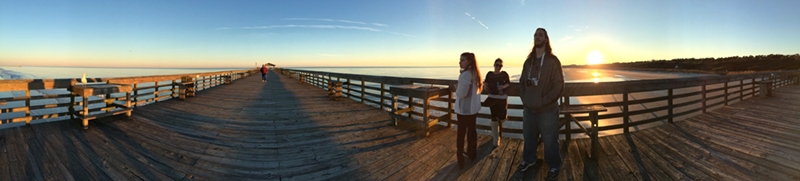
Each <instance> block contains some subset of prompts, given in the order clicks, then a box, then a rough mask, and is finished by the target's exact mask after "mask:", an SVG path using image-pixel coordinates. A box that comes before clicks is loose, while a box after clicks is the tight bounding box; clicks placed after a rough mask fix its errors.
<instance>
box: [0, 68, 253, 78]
mask: <svg viewBox="0 0 800 181" xmlns="http://www.w3.org/2000/svg"><path fill="white" fill-rule="evenodd" d="M243 69H246V68H95V67H29V66H22V67H8V66H0V80H4V79H5V80H8V79H62V78H80V77H81V75H82V74H83V73H86V77H92V78H109V77H130V76H147V75H170V74H185V73H201V72H217V71H226V70H243Z"/></svg>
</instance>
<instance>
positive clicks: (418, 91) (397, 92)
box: [389, 85, 450, 137]
mask: <svg viewBox="0 0 800 181" xmlns="http://www.w3.org/2000/svg"><path fill="white" fill-rule="evenodd" d="M389 91H390V92H391V93H392V111H391V112H389V116H391V118H392V122H393V124H394V125H395V126H398V127H401V128H406V129H410V130H415V131H417V132H416V134H417V135H418V136H421V137H425V136H428V135H430V128H431V127H432V126H434V125H436V124H437V123H439V121H445V122H449V120H450V116H449V115H443V116H439V117H436V116H431V115H430V111H431V106H430V103H431V99H434V98H439V96H444V95H449V94H450V90H449V89H447V88H439V87H421V86H415V85H399V86H392V87H391V88H390V89H389ZM397 96H406V97H408V102H409V103H408V108H405V109H398V108H397V102H398V101H397ZM414 98H421V99H423V101H422V120H416V119H414V118H413V116H412V114H411V112H412V111H414V106H413V104H414ZM405 113H408V116H403V114H405ZM398 120H400V121H398Z"/></svg>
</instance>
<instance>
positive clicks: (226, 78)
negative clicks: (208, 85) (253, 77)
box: [222, 74, 233, 84]
mask: <svg viewBox="0 0 800 181" xmlns="http://www.w3.org/2000/svg"><path fill="white" fill-rule="evenodd" d="M232 78H233V77H231V74H228V75H222V82H223V83H224V84H231V82H232V80H233V79H232Z"/></svg>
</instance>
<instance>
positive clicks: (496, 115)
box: [483, 58, 511, 147]
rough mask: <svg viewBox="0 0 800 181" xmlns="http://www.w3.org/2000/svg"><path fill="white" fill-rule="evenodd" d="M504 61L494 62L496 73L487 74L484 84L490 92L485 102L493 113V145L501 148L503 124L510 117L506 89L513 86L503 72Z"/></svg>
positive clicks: (506, 74) (498, 59) (485, 88)
mask: <svg viewBox="0 0 800 181" xmlns="http://www.w3.org/2000/svg"><path fill="white" fill-rule="evenodd" d="M502 68H503V59H500V58H497V60H494V71H489V73H486V79H485V80H484V82H483V86H484V88H483V90H488V91H489V97H488V98H486V100H484V101H483V104H484V106H486V107H489V110H491V112H492V117H491V119H492V123H491V126H492V136H493V139H492V141H491V142H492V145H493V146H494V147H498V146H500V132H502V130H501V129H502V128H503V124H502V121H505V120H506V118H507V115H508V95H506V93H505V92H506V91H504V90H505V89H506V88H508V87H509V86H511V84H509V83H511V80H509V78H508V73H506V71H502V70H501V69H502Z"/></svg>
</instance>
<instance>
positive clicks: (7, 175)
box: [0, 130, 16, 180]
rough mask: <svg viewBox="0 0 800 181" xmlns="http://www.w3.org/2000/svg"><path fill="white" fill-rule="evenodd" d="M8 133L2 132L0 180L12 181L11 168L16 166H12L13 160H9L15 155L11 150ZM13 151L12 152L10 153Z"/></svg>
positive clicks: (0, 136) (0, 142)
mask: <svg viewBox="0 0 800 181" xmlns="http://www.w3.org/2000/svg"><path fill="white" fill-rule="evenodd" d="M6 132H7V131H3V130H0V153H2V154H0V163H2V164H0V180H11V167H12V166H16V165H12V162H11V160H10V159H9V158H10V157H11V155H13V154H14V153H13V150H10V149H9V147H10V144H9V141H8V136H7V135H6ZM9 151H12V152H9Z"/></svg>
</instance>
